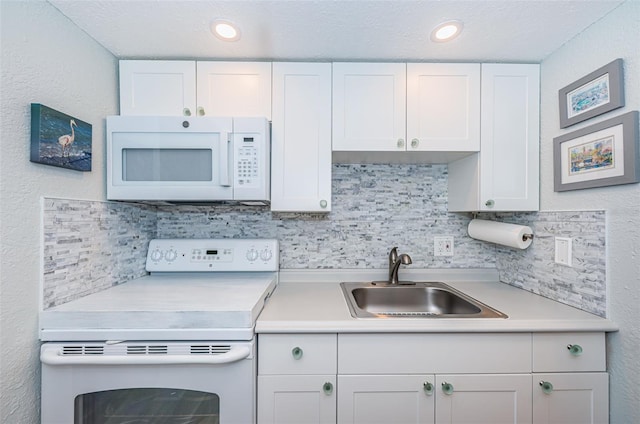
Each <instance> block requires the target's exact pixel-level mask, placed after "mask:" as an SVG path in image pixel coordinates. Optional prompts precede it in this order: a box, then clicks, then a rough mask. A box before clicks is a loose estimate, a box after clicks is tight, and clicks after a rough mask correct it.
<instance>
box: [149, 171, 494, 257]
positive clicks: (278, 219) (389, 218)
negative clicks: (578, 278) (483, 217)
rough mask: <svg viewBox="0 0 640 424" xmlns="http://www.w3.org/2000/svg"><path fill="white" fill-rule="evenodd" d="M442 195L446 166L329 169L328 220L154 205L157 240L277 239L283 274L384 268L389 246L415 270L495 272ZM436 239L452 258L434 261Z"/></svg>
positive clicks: (261, 210)
mask: <svg viewBox="0 0 640 424" xmlns="http://www.w3.org/2000/svg"><path fill="white" fill-rule="evenodd" d="M446 193H447V167H446V166H445V165H339V164H336V165H334V167H333V199H332V204H333V210H332V211H331V213H329V214H295V213H272V212H271V211H270V210H269V208H267V207H258V208H256V207H238V206H220V207H205V206H197V207H196V206H178V207H160V208H159V209H158V237H160V238H172V237H175V238H190V237H192V238H193V237H201V238H209V237H211V238H217V237H220V238H225V237H264V238H276V239H278V240H279V241H280V252H281V259H280V267H281V268H286V269H290V268H311V269H318V268H385V267H386V266H387V260H388V259H387V255H388V252H389V249H390V248H392V247H394V246H398V247H399V250H400V251H401V252H402V253H408V254H409V255H411V258H412V259H413V265H412V266H414V267H417V268H494V267H495V251H494V250H493V249H487V248H486V246H485V245H484V244H483V243H480V242H477V241H475V240H471V239H469V238H468V237H466V236H465V235H466V226H467V223H468V222H469V219H470V215H468V214H450V213H448V212H447V196H446ZM436 235H453V236H454V237H455V240H456V244H455V256H453V257H434V256H433V237H434V236H436Z"/></svg>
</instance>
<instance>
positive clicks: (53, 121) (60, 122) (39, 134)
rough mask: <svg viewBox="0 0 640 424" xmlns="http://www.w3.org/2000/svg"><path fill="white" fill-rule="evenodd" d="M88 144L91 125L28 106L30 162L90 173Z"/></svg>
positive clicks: (90, 139) (54, 111)
mask: <svg viewBox="0 0 640 424" xmlns="http://www.w3.org/2000/svg"><path fill="white" fill-rule="evenodd" d="M91 142H92V129H91V124H88V123H86V122H84V121H82V120H80V119H78V118H75V117H73V116H69V115H66V114H64V113H62V112H58V111H57V110H54V109H51V108H50V107H47V106H45V105H42V104H40V103H31V162H36V163H42V164H45V165H52V166H58V167H61V168H67V169H73V170H76V171H84V172H88V171H91Z"/></svg>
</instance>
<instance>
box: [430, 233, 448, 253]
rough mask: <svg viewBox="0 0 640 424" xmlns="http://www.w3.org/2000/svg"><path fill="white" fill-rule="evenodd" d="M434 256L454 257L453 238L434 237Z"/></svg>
mask: <svg viewBox="0 0 640 424" xmlns="http://www.w3.org/2000/svg"><path fill="white" fill-rule="evenodd" d="M433 256H453V236H436V237H434V238H433Z"/></svg>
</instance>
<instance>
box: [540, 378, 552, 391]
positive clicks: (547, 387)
mask: <svg viewBox="0 0 640 424" xmlns="http://www.w3.org/2000/svg"><path fill="white" fill-rule="evenodd" d="M540 387H542V391H543V392H545V393H546V394H550V393H551V392H553V384H551V383H549V382H548V381H541V382H540Z"/></svg>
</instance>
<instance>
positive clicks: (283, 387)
mask: <svg viewBox="0 0 640 424" xmlns="http://www.w3.org/2000/svg"><path fill="white" fill-rule="evenodd" d="M335 387H336V376H335V375H261V376H259V377H258V422H259V423H261V424H332V423H335V422H336V390H335Z"/></svg>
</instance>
